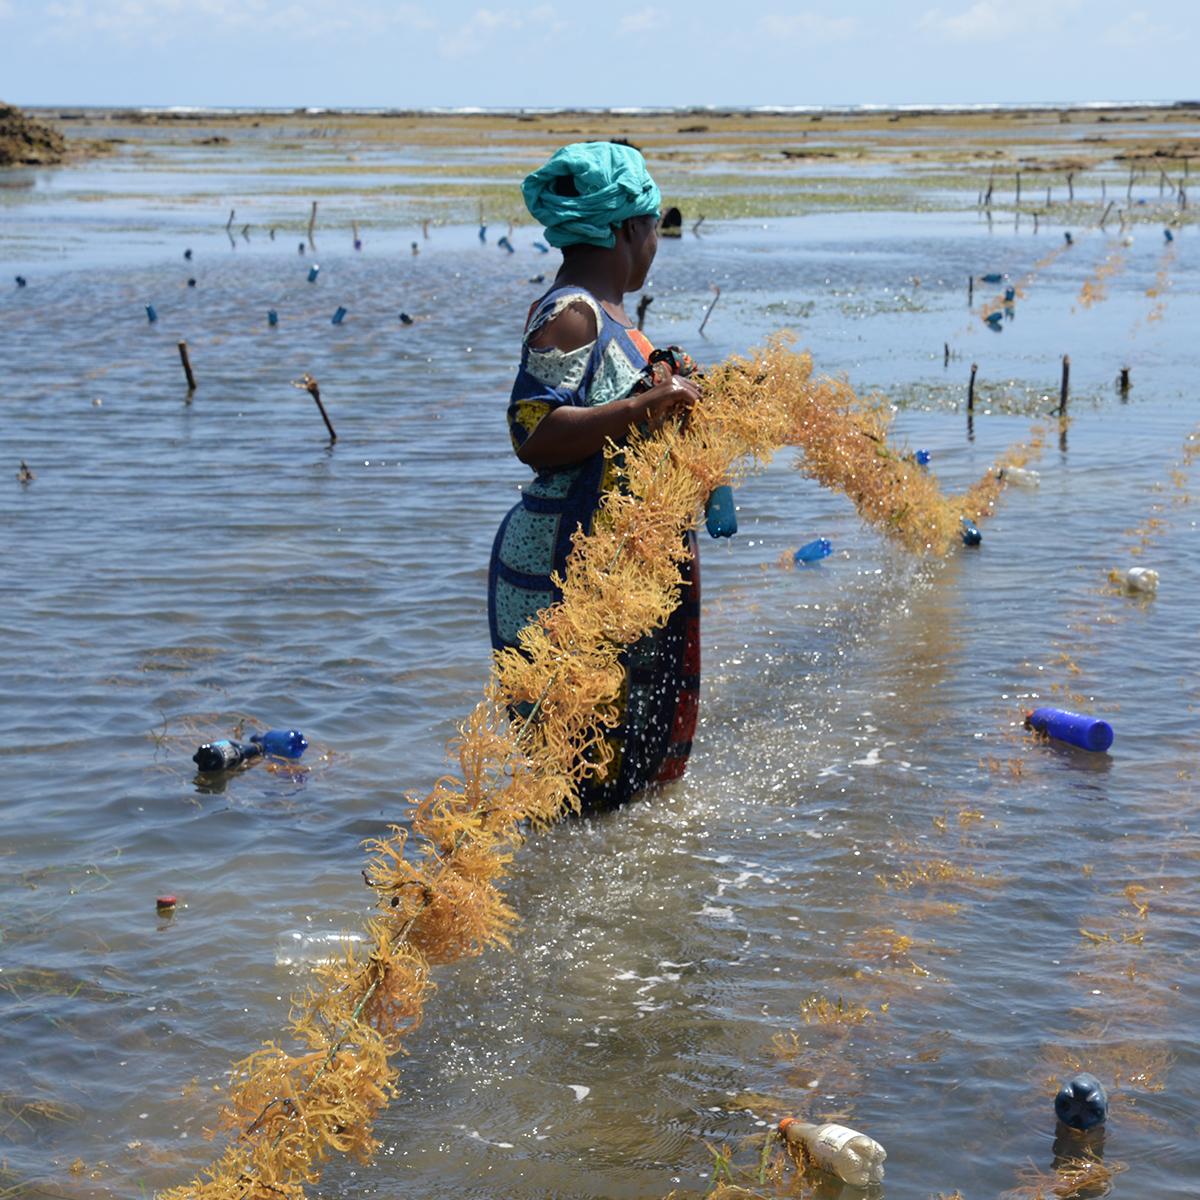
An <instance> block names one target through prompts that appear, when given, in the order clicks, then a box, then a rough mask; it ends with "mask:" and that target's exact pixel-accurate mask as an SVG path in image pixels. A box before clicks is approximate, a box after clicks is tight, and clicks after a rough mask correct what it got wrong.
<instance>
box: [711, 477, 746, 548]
mask: <svg viewBox="0 0 1200 1200" xmlns="http://www.w3.org/2000/svg"><path fill="white" fill-rule="evenodd" d="M704 525H705V528H706V529H707V530H708V532H709V533H711V534H712V535H713V537H715V538H716V537H726V538H727V537H733V535H734V534H735V533H737V529H738V526H737V509H735V508H734V506H733V488H731V487H730V486H729V485H728V484H722V485H721V486H720V487H719V488H713V491H712V495H711V496H709V498H708V503H707V504H706V505H705V506H704Z"/></svg>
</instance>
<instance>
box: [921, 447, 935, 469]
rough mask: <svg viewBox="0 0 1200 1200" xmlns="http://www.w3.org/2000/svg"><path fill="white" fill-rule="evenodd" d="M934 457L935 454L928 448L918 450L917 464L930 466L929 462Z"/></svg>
mask: <svg viewBox="0 0 1200 1200" xmlns="http://www.w3.org/2000/svg"><path fill="white" fill-rule="evenodd" d="M932 458H933V455H932V454H930V453H929V451H928V450H918V451H917V466H918V467H927V466H929V462H930V460H931V459H932Z"/></svg>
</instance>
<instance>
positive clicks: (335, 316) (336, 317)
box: [333, 304, 346, 325]
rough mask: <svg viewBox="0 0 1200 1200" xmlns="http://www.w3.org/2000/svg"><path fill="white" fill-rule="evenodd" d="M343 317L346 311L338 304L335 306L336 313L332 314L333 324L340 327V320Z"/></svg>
mask: <svg viewBox="0 0 1200 1200" xmlns="http://www.w3.org/2000/svg"><path fill="white" fill-rule="evenodd" d="M345 315H346V310H345V309H344V308H343V307H342V306H341V305H340V304H339V305H338V306H337V312H335V313H334V314H333V323H334V324H335V325H340V324H341V323H342V318H343V317H344V316H345Z"/></svg>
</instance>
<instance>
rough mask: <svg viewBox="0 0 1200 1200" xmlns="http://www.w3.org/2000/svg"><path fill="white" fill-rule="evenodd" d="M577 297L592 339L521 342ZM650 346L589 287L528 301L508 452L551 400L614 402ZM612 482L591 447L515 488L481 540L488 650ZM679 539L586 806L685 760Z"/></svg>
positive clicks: (664, 774) (630, 384)
mask: <svg viewBox="0 0 1200 1200" xmlns="http://www.w3.org/2000/svg"><path fill="white" fill-rule="evenodd" d="M579 303H582V304H586V305H587V306H588V307H589V308H590V309H591V310H592V312H593V313H594V314H595V318H596V328H597V331H598V333H597V337H596V340H595V341H594V342H592V343H590V344H589V345H586V346H581V347H580V348H579V349H578V350H572V351H569V352H565V353H564V352H563V351H561V350H556V349H553V348H551V349H547V350H536V349H534V348H533V347H531V346H530V345H529V339H530V338H531V337H532V336H533V335H534V334H535V333H536V332H537V331H538V330H539V329H541V328H542V326H543V325H545V324H546V323H547V322H548V321H552V320H553V319H554V318H555V317H557V316H558V315H559V314H560V313H561V312H562V311H563V310H564V309H565V308H567V307H568V306H569V305H571V304H579ZM652 353H653V348H652V347H651V345H650V343H649V342H648V341H647V340H646V338H645V337H643V336H642V334H641V333H639V332H638V331H637V330H632V329H626V328H625V327H624V326H623V325H621V324H620V323H619V322H617V321H615V320H614V319H613V318H612V317H610V316H609V315H608V313H607V312H605V311H604V309H603V307H602V306H601V305H600V304H599V303H598V302H597V301H596V300H595V298H594V297H593V296H592V295H591V294H590V293H588V292H586V291H583V290H582V289H580V288H576V287H568V288H558V289H556V290H554V291H551V292H549V293H547V294H546V295H545V296H544V297H542V299H541V300H539V301H538V302H537V303H535V304H534V306H533V308H532V309H531V310H530V314H529V321H528V323H527V325H526V328H525V340H524V345H523V349H522V354H521V367H520V370H519V371H518V372H517V379H516V382H515V383H514V384H513V391H512V402H511V403H510V405H509V408H508V424H509V430H510V432H511V434H512V440H513V447H514V449H517V450H520V448H521V446H522V445H524V443H525V440H526V439H527V438H528V437H529V435H530V434H531V433H532V432H533V431H534V430H535V429H536V428H537V426H538V423H539V422H540V421H541V420H542V418H543V417H545V416H546V415H547V413H549V412H552V411H553V410H554V409H555V408H558V407H559V406H561V405H564V404H572V405H575V406H576V407H584V406H588V407H590V406H593V405H597V404H608V403H610V402H611V401H613V400H622V399H624V398H625V397H626V396H628V395H629V394H630V393H631V392H632V391H633V390H634V389H635V388H636V387H637V386H638V384H639V382H640V381H644V380H645V376H646V370H647V362H648V360H649V358H650V355H651V354H652ZM609 470H610V471H611V470H612V468H611V467H610V468H609ZM615 484H616V481H615V479H614V478H611V477H606V461H605V458H604V453H603V451H599V452H597V453H596V454H593V455H591V456H590V457H588V458H585V459H583V460H581V461H579V462H575V463H569V464H567V465H565V466H560V467H553V468H546V469H545V470H543V471H541V472H540V473H539V474H538V476H537V478H536V479H535V480H534V481H533V482H532V483H530V484H528V485H526V487H525V489H524V491H523V492H522V494H521V501H520V503H519V504H517V505H516V507H515V508H513V509H512V511H511V512H510V513H509V514H508V516H507V517H505V518H504V521H503V522H502V523H501V525H500V530H499V532H498V533H497V534H496V541H495V544H494V546H493V547H492V559H491V567H490V570H489V572H488V621H489V624H490V626H491V633H492V645H493V646H494V647H495V648H496V649H497V650H501V649H504V648H505V647H510V646H511V647H515V646H516V645H517V635H518V634H519V633H520V631H521V629H522V628H523V627H524V626H525V625H527V624H528V623H529V622H530V621H531V620H533V619H534V617H535V616H536V615H537V613H538V611H539V610H540V609H543V608H547V607H549V606H550V605H551V604H553V603H555V602H556V601H557V600H559V599H560V598H561V592H560V591H559V590H558V589H557V588H555V586H554V584H553V583H552V582H551V580H550V576H551V574H552V573H553V572H555V571H557V572H559V573H560V574H563V573H565V569H566V561H567V556H568V555H569V554H570V552H571V538H572V537H573V536H574V534H575V531H576V529H577V528H579V527H580V526H582V527H583V529H584V531H585V532H591V528H592V518H593V516H594V515H595V512H596V509H597V507H598V506H599V504H600V501H601V499H602V498H603V496H604V493H605V491H606V490H607V489H608V488H610V487H612V486H615ZM686 536H687V540H688V546H689V549H690V551H691V555H690V557H689V558H688V559H687V560H685V561H684V563H683V564H682V566H681V574H682V576H683V587H682V589H681V595H682V599H681V602H680V604H679V607H678V608H676V610H675V611H674V612H673V613H672V614H671V616H670V617H669V618H668V620H667V623H666V625H665V626H663V627H662V628H660V629H656V630H653V631H652V632H650V633H648V634H647V635H646V636H645V637H643V638H641V639H640V640H639V641H637V642H635V643H634V644H633V645H631V646H629V647H628V648H627V649H626V650H625V652H624V654H623V655H622V661H623V663H624V666H625V672H626V678H625V686H624V687H623V688H622V689H621V694H620V696H619V697H618V701H617V704H618V708H619V721H618V723H617V725H616V726H614V727H613V729H612V730H611V731H610V732H609V734H608V741H609V743H610V745H611V746H612V749H613V759H612V762H611V763H610V764H609V767H608V770H607V773H606V775H605V776H604V777H603V778H598V779H595V778H594V779H591V780H589V781H588V782H587V783H585V784H584V785H583V787H581V789H580V800H581V803H582V805H583V807H584V809H585V810H592V811H594V810H598V809H605V808H612V807H615V806H616V805H619V804H623V803H625V802H626V801H627V800H628V799H629V798H630V797H631V796H633V795H634V793H635V792H638V791H640V790H641V789H642V788H644V787H645V786H646V785H647V784H651V783H662V782H666V781H667V780H671V779H678V778H679V777H680V776H681V775H682V774H683V772H684V770H685V768H686V767H687V759H688V754H689V753H690V752H691V748H692V735H693V733H694V732H695V728H696V710H697V702H698V699H699V691H700V563H699V559H698V558H697V556H696V538H695V534H693V533H691V532H689V533H688V534H687V535H686Z"/></svg>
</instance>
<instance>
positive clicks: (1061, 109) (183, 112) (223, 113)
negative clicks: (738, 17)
mask: <svg viewBox="0 0 1200 1200" xmlns="http://www.w3.org/2000/svg"><path fill="white" fill-rule="evenodd" d="M23 108H24V111H25V112H28V113H33V114H36V115H37V116H38V117H39V118H40V119H43V120H45V119H49V120H59V121H71V120H87V119H93V120H94V119H96V118H97V117H99V116H109V117H111V116H120V117H130V116H135V115H136V116H141V117H156V118H158V119H159V120H164V119H165V120H176V121H186V120H190V119H204V120H213V119H219V118H221V117H229V118H241V117H254V116H270V117H288V116H295V117H303V116H306V117H315V116H347V117H352V116H357V117H401V118H406V119H409V120H412V119H414V118H420V117H434V118H439V117H441V118H444V117H472V116H479V117H501V118H508V119H519V118H521V117H535V118H536V117H570V116H587V117H686V116H697V117H700V116H703V117H708V118H711V119H719V118H721V117H725V116H729V117H742V118H747V117H750V118H753V117H755V116H764V117H789V116H809V115H812V114H817V115H824V114H829V115H831V116H841V117H845V116H864V117H877V116H885V115H889V114H897V113H898V114H901V115H903V116H911V117H919V116H977V115H980V114H988V113H1001V114H1006V115H1015V114H1018V113H1022V112H1029V113H1038V114H1045V113H1051V112H1058V113H1075V112H1077V113H1087V114H1095V113H1098V112H1164V111H1166V112H1173V111H1180V110H1184V111H1188V110H1200V100H1079V101H1072V102H1071V103H1070V104H1056V103H1051V102H1049V101H1023V102H1020V103H999V102H997V103H990V104H796V105H771V104H765V105H747V106H744V107H739V106H736V105H734V106H728V105H714V106H710V107H709V106H697V105H687V106H685V107H680V108H672V107H654V106H650V107H645V108H637V107H628V106H614V107H608V108H589V107H586V106H584V107H572V106H567V107H562V108H538V107H527V108H518V107H508V108H480V107H476V106H473V105H464V106H462V107H460V108H439V107H428V108H387V107H375V108H371V107H361V108H360V107H352V106H351V107H337V106H332V107H324V106H312V107H301V108H296V107H264V106H258V107H247V108H242V107H238V106H233V105H230V106H222V105H213V106H205V105H86V104H85V105H74V104H63V105H25V106H23Z"/></svg>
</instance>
